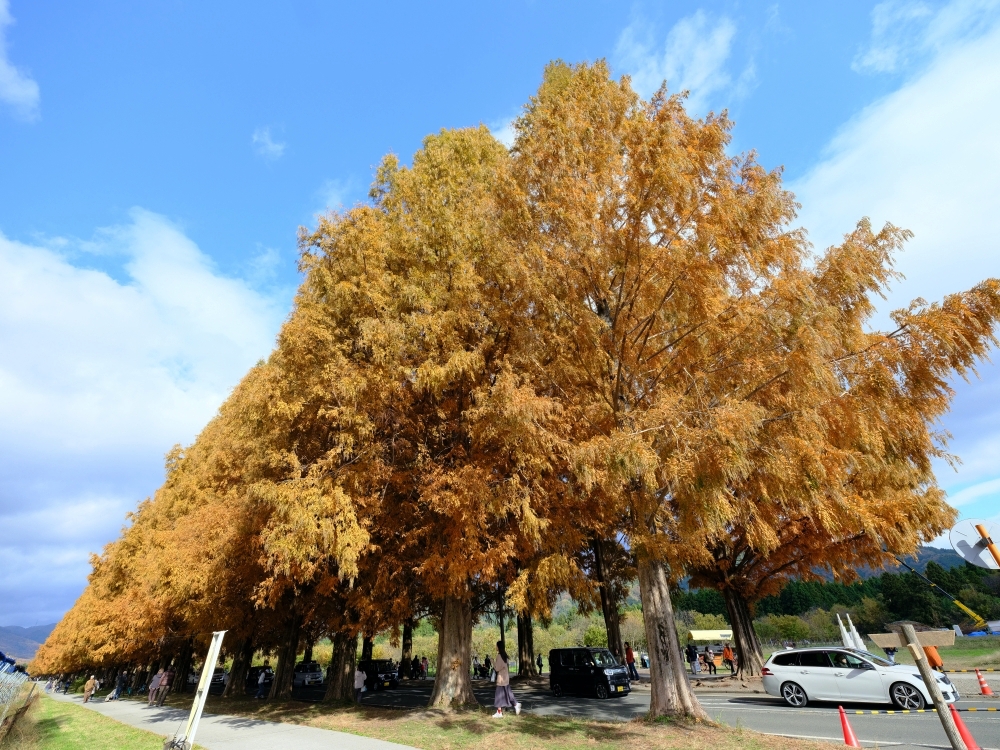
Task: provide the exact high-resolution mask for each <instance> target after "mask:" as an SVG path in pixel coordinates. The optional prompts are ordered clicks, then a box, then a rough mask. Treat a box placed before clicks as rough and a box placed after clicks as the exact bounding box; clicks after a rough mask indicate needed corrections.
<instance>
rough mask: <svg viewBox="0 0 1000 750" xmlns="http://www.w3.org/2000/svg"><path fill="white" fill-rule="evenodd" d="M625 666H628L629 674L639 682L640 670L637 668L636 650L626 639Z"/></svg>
mask: <svg viewBox="0 0 1000 750" xmlns="http://www.w3.org/2000/svg"><path fill="white" fill-rule="evenodd" d="M625 666H626V667H628V676H629V677H631V678H632V679H633V680H635V681H636V682H638V681H639V670H638V669H636V668H635V652H634V651H633V650H632V646H631V645H629V642H628V641H625Z"/></svg>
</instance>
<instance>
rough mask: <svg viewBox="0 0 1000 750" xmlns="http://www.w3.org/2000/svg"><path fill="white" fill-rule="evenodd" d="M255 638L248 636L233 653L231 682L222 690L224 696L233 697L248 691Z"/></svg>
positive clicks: (230, 672) (230, 673)
mask: <svg viewBox="0 0 1000 750" xmlns="http://www.w3.org/2000/svg"><path fill="white" fill-rule="evenodd" d="M253 650H254V649H253V639H252V638H251V637H250V636H247V637H246V638H244V639H243V641H242V642H241V643H240V646H239V648H238V649H237V650H236V653H235V654H233V668H232V669H230V670H229V684H228V685H226V689H225V690H223V691H222V697H223V698H232V697H234V696H239V695H243V694H244V693H245V692H246V681H247V673H248V672H249V671H250V664H251V663H252V662H253Z"/></svg>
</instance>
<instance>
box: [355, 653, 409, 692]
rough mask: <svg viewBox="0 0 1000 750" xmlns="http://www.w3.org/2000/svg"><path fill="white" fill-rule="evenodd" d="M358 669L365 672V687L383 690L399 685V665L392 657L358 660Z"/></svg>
mask: <svg viewBox="0 0 1000 750" xmlns="http://www.w3.org/2000/svg"><path fill="white" fill-rule="evenodd" d="M358 669H360V670H361V671H362V672H364V673H365V676H366V677H367V678H368V679H366V680H365V687H367V688H368V689H369V690H385V689H386V688H397V687H399V667H397V666H396V665H395V664H394V663H393V661H392V659H366V660H364V661H360V662H358Z"/></svg>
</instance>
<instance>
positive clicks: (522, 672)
mask: <svg viewBox="0 0 1000 750" xmlns="http://www.w3.org/2000/svg"><path fill="white" fill-rule="evenodd" d="M517 674H518V676H519V677H534V676H535V675H537V674H538V667H537V666H536V665H535V633H534V628H533V627H532V623H531V615H518V616H517Z"/></svg>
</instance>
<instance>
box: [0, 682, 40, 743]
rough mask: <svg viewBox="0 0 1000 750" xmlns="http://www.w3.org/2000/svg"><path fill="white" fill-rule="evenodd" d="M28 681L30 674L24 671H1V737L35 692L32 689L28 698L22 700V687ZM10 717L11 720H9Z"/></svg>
mask: <svg viewBox="0 0 1000 750" xmlns="http://www.w3.org/2000/svg"><path fill="white" fill-rule="evenodd" d="M27 681H28V675H26V674H24V673H22V672H0V737H3V736H4V734H6V733H7V729H8V728H9V727H8V723H13V721H14V717H16V716H17V712H18V711H20V710H21V708H23V707H24V705H25V704H26V703H27V702H28V699H29V698H30V697H31V695H32V693H34V689H32V690H31V692H29V693H28V696H27V698H24V699H23V700H21V698H20V696H21V693H22V688H23V687H24V683H26V682H27ZM8 717H9V718H10V722H8Z"/></svg>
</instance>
